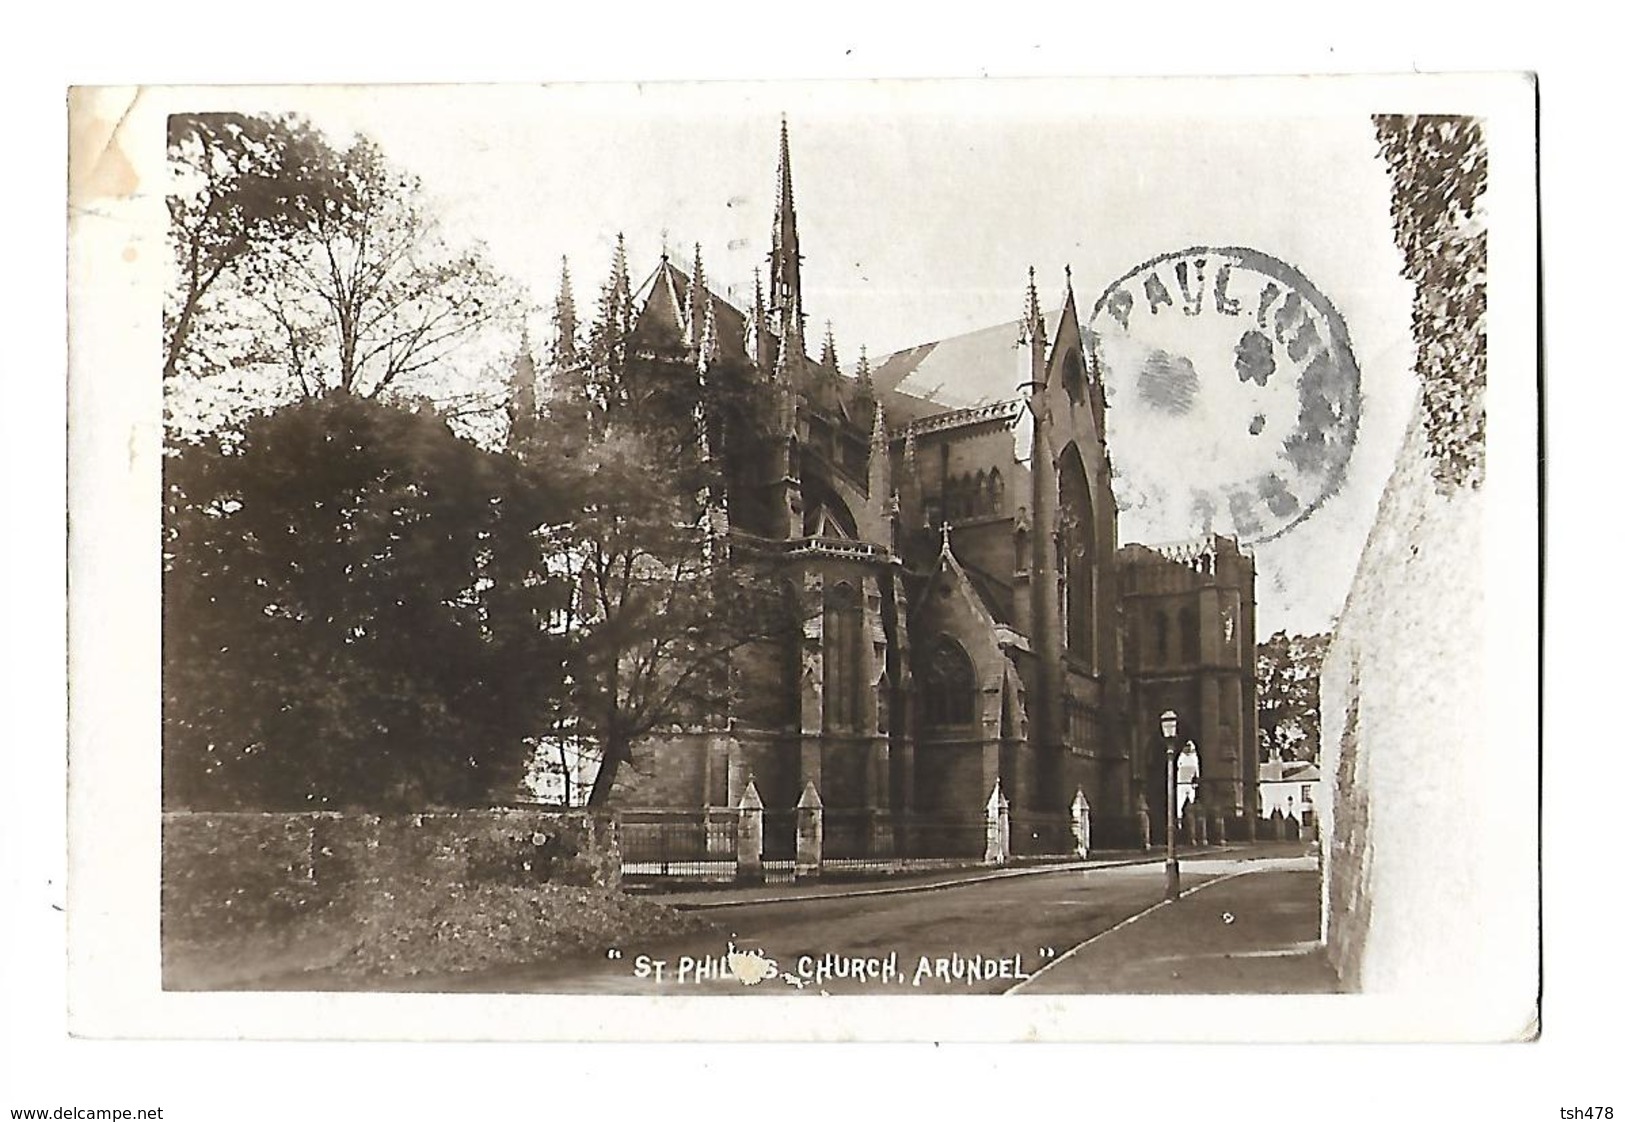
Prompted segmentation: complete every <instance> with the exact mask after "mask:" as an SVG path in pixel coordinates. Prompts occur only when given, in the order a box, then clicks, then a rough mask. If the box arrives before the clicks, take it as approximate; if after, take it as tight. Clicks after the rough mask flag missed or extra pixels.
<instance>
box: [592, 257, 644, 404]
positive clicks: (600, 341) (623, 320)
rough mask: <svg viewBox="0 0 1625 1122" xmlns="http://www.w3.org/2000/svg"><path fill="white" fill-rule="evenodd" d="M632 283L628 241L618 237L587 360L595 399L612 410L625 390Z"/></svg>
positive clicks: (630, 331)
mask: <svg viewBox="0 0 1625 1122" xmlns="http://www.w3.org/2000/svg"><path fill="white" fill-rule="evenodd" d="M633 322H634V321H633V307H632V281H631V275H630V273H629V272H628V269H627V264H626V238H625V236H624V235H621V234H617V235H616V236H615V253H614V256H613V258H612V259H611V262H610V269H609V279H607V280H606V281H605V282H604V287H603V288H602V290H600V294H599V298H598V315H597V317H596V318H595V319H594V320H593V325H592V329H591V330H590V331H589V332H588V337H587V338H588V353H587V360H588V362H589V364H590V373H589V377H590V378H591V380H592V381H593V383H594V385H595V387H596V392H595V396H596V397H597V398H598V399H599V400H600V401H601V402H602V403H603V405H604V406H605V407H606V408H612V407H613V405H614V404H615V402H617V401H618V400H619V398H620V395H621V393H622V391H623V389H624V375H625V373H626V353H627V346H628V344H629V341H630V339H631V336H632V325H633Z"/></svg>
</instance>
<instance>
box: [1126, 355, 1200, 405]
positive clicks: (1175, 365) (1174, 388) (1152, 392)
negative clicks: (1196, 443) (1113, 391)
mask: <svg viewBox="0 0 1625 1122" xmlns="http://www.w3.org/2000/svg"><path fill="white" fill-rule="evenodd" d="M1139 390H1140V400H1142V401H1144V402H1147V403H1148V404H1150V405H1153V406H1155V407H1156V408H1158V409H1161V410H1163V411H1164V412H1168V413H1174V414H1182V413H1189V412H1190V408H1191V404H1192V403H1193V402H1194V401H1195V400H1196V390H1197V376H1196V367H1194V366H1192V365H1191V360H1190V359H1188V358H1186V357H1185V356H1184V355H1172V354H1169V353H1168V352H1167V351H1162V350H1156V351H1152V352H1151V353H1150V354H1149V355H1148V356H1146V360H1145V365H1144V366H1142V367H1140V381H1139Z"/></svg>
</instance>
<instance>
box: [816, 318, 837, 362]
mask: <svg viewBox="0 0 1625 1122" xmlns="http://www.w3.org/2000/svg"><path fill="white" fill-rule="evenodd" d="M818 361H819V363H820V364H821V365H822V366H824V367H825V368H826V369H828V370H832V371H837V370H840V368H841V360H840V359H839V358H838V357H837V356H836V354H835V324H834V322H833V321H831V320H827V319H826V320H825V321H824V350H823V353H822V354H820V355H819V356H818Z"/></svg>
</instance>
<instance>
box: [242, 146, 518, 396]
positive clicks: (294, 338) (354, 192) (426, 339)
mask: <svg viewBox="0 0 1625 1122" xmlns="http://www.w3.org/2000/svg"><path fill="white" fill-rule="evenodd" d="M339 172H340V175H341V177H342V183H343V186H344V192H345V196H346V198H347V199H348V205H346V206H342V207H333V208H329V209H328V210H326V211H324V212H322V213H320V214H318V215H317V216H316V217H315V219H314V221H312V222H311V224H310V225H309V227H308V229H306V230H304V231H302V233H301V236H298V237H294V238H289V239H286V240H285V241H283V242H282V243H280V244H279V245H278V246H277V252H275V253H273V254H269V255H267V256H266V257H265V259H264V263H263V268H262V269H261V271H260V273H259V275H258V276H257V277H256V278H254V280H253V282H252V290H253V291H254V293H255V294H256V295H257V296H258V297H259V299H260V301H261V303H262V304H263V305H264V306H265V308H266V309H267V310H268V311H269V313H270V316H271V319H272V320H273V321H274V323H275V326H276V328H277V330H278V334H279V337H280V339H281V340H282V342H283V344H284V346H283V350H282V354H281V361H282V363H283V365H284V366H285V368H286V370H287V372H288V374H289V376H290V377H292V378H293V379H294V380H295V381H296V382H297V383H298V386H299V388H300V390H301V391H302V392H303V393H304V394H305V395H306V396H315V395H318V394H321V393H325V392H327V391H330V390H337V391H340V392H343V393H351V394H357V395H361V396H367V397H376V396H378V395H380V394H382V393H384V392H385V391H388V390H392V389H393V390H400V389H402V388H404V387H405V385H406V384H407V383H409V382H413V381H418V382H420V383H421V382H422V380H423V379H424V377H425V376H426V375H429V374H431V373H434V372H435V371H436V370H437V368H440V367H442V366H443V365H444V364H446V363H447V360H448V359H450V358H451V356H452V355H453V353H454V352H456V351H457V350H458V349H459V348H460V347H462V346H463V345H464V344H467V343H469V342H471V341H473V340H474V339H475V338H476V337H477V336H478V335H479V334H480V333H481V332H482V331H483V330H484V329H485V328H488V327H492V326H495V325H505V324H507V323H508V322H509V321H510V320H511V319H512V318H513V317H514V316H515V315H516V314H517V312H518V310H519V309H518V303H517V301H516V299H515V298H514V296H513V294H512V293H511V292H509V291H508V290H507V286H506V285H505V283H504V282H503V281H502V280H501V279H500V278H499V277H498V276H497V274H496V273H495V272H494V270H493V269H492V268H491V266H490V265H489V263H488V262H487V261H486V259H485V254H484V249H483V247H481V246H478V245H458V244H455V243H453V242H452V241H451V240H450V239H448V238H446V237H445V235H444V233H443V232H442V230H441V229H440V226H439V223H438V222H437V220H436V219H435V218H434V217H433V215H432V214H431V213H430V212H429V211H428V210H427V209H426V208H425V206H424V204H423V199H422V184H421V183H420V182H419V180H418V179H417V178H416V177H415V176H412V175H409V174H407V173H406V172H404V171H402V170H400V169H398V168H396V167H394V166H392V165H391V164H390V163H389V162H388V161H387V160H386V159H385V158H384V156H383V153H382V152H381V151H380V150H379V149H378V147H377V146H376V145H374V144H373V143H372V142H370V141H368V140H365V139H362V140H358V141H356V143H355V144H353V145H352V146H351V147H350V148H349V149H347V150H346V151H345V152H344V154H343V156H342V157H341V158H340V161H339Z"/></svg>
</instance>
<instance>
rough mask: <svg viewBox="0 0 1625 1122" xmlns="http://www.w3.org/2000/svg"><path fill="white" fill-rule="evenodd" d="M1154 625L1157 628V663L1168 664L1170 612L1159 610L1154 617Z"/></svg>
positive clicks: (1160, 664)
mask: <svg viewBox="0 0 1625 1122" xmlns="http://www.w3.org/2000/svg"><path fill="white" fill-rule="evenodd" d="M1151 622H1152V626H1153V627H1154V628H1155V629H1156V637H1157V641H1156V645H1157V665H1158V666H1167V665H1168V613H1167V612H1158V613H1157V614H1156V616H1155V617H1154V618H1153V619H1152V621H1151Z"/></svg>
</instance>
